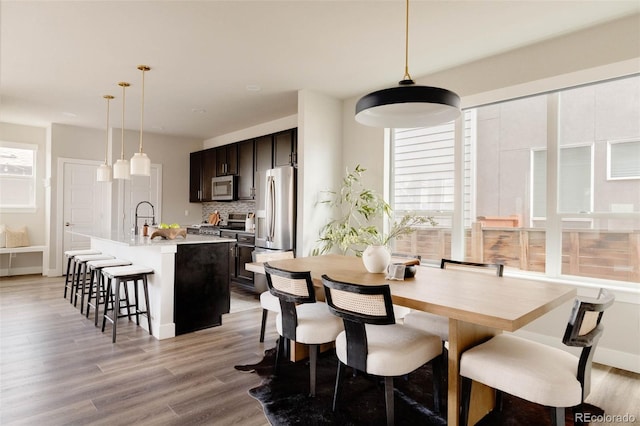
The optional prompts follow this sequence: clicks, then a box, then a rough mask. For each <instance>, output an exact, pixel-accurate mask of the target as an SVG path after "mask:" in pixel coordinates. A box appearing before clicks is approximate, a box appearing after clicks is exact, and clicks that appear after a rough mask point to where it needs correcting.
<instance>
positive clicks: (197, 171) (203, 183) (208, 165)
mask: <svg viewBox="0 0 640 426" xmlns="http://www.w3.org/2000/svg"><path fill="white" fill-rule="evenodd" d="M215 176H216V151H215V149H206V150H204V151H197V152H192V153H191V154H190V156H189V202H191V203H199V202H202V201H211V179H212V178H214V177H215Z"/></svg>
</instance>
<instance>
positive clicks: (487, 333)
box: [447, 318, 497, 426]
mask: <svg viewBox="0 0 640 426" xmlns="http://www.w3.org/2000/svg"><path fill="white" fill-rule="evenodd" d="M495 334H497V331H496V330H494V329H491V328H488V327H483V326H480V325H476V324H471V323H467V322H464V321H459V320H455V319H451V318H449V360H448V362H449V389H448V395H447V404H448V405H447V424H448V425H449V426H458V425H459V424H460V382H461V381H460V356H461V355H462V352H464V351H465V350H466V349H468V348H470V347H472V346H475V345H476V344H478V343H481V342H484V341H486V340H487V339H489V338H490V337H491V336H494V335H495ZM494 404H495V397H494V393H493V390H492V389H491V388H488V387H487V386H484V385H481V384H479V383H475V382H474V383H473V388H472V392H471V404H470V413H469V424H470V425H473V424H475V423H476V422H478V421H479V420H480V419H481V418H482V417H484V416H485V415H486V414H487V413H488V412H489V411H491V410H492V409H493V406H494Z"/></svg>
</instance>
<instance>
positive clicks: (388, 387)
mask: <svg viewBox="0 0 640 426" xmlns="http://www.w3.org/2000/svg"><path fill="white" fill-rule="evenodd" d="M384 401H385V403H386V405H387V426H393V424H394V419H393V413H394V407H393V377H391V376H387V377H385V378H384Z"/></svg>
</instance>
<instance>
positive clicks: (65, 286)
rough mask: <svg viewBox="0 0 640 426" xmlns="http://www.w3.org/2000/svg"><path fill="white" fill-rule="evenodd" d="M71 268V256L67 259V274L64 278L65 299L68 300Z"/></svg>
mask: <svg viewBox="0 0 640 426" xmlns="http://www.w3.org/2000/svg"><path fill="white" fill-rule="evenodd" d="M70 268H71V256H69V257H68V258H67V274H66V275H65V278H64V298H65V299H66V298H67V289H68V288H69V277H70V276H71V275H70V272H71V271H70Z"/></svg>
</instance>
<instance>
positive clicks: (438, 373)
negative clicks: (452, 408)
mask: <svg viewBox="0 0 640 426" xmlns="http://www.w3.org/2000/svg"><path fill="white" fill-rule="evenodd" d="M441 357H442V355H440V357H438V358H436V359H434V360H433V361H432V362H431V369H432V370H433V375H432V376H433V410H434V411H435V412H436V413H440V395H441V393H440V389H441V388H442V368H441V365H442V364H443V363H442V358H441ZM445 362H446V360H445Z"/></svg>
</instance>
